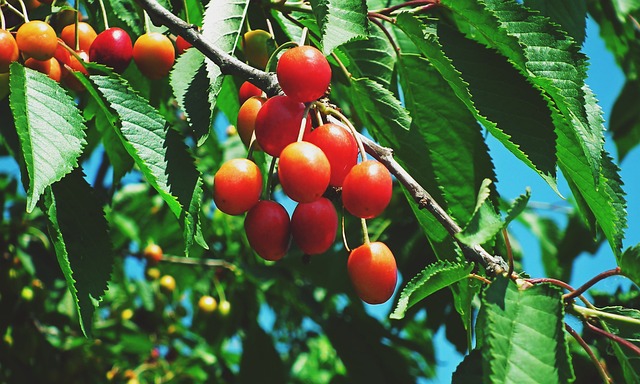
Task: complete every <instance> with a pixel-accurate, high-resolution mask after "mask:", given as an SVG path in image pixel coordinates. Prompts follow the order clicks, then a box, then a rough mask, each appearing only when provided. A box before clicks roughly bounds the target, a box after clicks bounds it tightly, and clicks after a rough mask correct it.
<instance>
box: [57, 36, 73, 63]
mask: <svg viewBox="0 0 640 384" xmlns="http://www.w3.org/2000/svg"><path fill="white" fill-rule="evenodd" d="M63 43H64V41H62V39H60V38H58V46H57V47H56V53H55V54H54V55H53V57H55V58H56V60H58V63H60V65H61V66H64V65H65V64H66V65H71V54H70V53H69V51H68V50H67V48H65V47H64V45H62V44H63Z"/></svg>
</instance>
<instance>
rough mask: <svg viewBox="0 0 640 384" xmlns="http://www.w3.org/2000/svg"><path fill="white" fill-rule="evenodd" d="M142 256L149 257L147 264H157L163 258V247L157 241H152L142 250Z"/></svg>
mask: <svg viewBox="0 0 640 384" xmlns="http://www.w3.org/2000/svg"><path fill="white" fill-rule="evenodd" d="M142 256H144V258H145V259H147V264H149V265H156V264H158V263H159V262H160V260H162V256H163V252H162V248H161V247H160V246H159V245H158V244H155V243H150V244H149V245H147V246H146V247H144V250H143V251H142Z"/></svg>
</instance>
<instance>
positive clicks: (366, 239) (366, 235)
mask: <svg viewBox="0 0 640 384" xmlns="http://www.w3.org/2000/svg"><path fill="white" fill-rule="evenodd" d="M360 225H361V226H362V239H363V241H364V244H367V245H368V244H370V243H371V240H369V229H368V228H367V220H366V219H360Z"/></svg>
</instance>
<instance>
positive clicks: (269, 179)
mask: <svg viewBox="0 0 640 384" xmlns="http://www.w3.org/2000/svg"><path fill="white" fill-rule="evenodd" d="M276 160H277V158H276V157H273V158H272V159H271V164H269V174H268V175H267V185H266V188H265V193H266V196H265V197H266V200H271V183H272V180H273V173H274V171H275V169H276Z"/></svg>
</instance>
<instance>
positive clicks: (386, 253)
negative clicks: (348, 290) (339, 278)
mask: <svg viewBox="0 0 640 384" xmlns="http://www.w3.org/2000/svg"><path fill="white" fill-rule="evenodd" d="M347 270H348V272H349V277H350V278H351V282H352V283H353V286H354V288H355V290H356V293H357V294H358V297H360V299H362V300H363V301H365V302H367V303H369V304H382V303H384V302H385V301H387V300H389V298H391V295H393V291H394V289H395V287H396V281H397V278H398V268H397V266H396V259H395V257H393V253H392V252H391V250H390V249H389V247H387V246H386V244H384V243H381V242H373V243H365V244H363V245H361V246H359V247H358V248H356V249H354V250H353V251H351V253H350V254H349V259H348V260H347Z"/></svg>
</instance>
